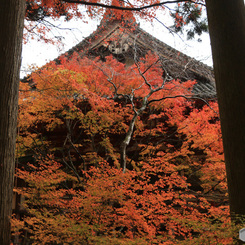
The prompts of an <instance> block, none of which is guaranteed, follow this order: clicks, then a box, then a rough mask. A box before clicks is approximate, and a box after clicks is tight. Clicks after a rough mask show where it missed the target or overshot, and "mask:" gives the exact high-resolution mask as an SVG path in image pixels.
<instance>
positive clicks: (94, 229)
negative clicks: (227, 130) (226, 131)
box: [13, 53, 233, 244]
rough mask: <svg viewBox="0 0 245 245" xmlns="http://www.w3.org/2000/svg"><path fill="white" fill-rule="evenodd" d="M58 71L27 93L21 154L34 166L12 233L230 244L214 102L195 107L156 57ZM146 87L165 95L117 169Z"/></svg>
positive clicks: (37, 239) (67, 63) (43, 73)
mask: <svg viewBox="0 0 245 245" xmlns="http://www.w3.org/2000/svg"><path fill="white" fill-rule="evenodd" d="M59 63H60V64H59V65H58V64H56V63H55V62H51V63H50V64H48V65H47V66H46V67H43V68H42V70H37V71H36V72H34V73H33V74H32V75H31V77H30V78H29V79H30V81H31V84H33V89H32V90H30V89H29V84H21V88H20V102H19V107H20V111H19V126H18V129H19V130H18V131H19V134H18V140H17V142H18V147H17V154H18V156H19V157H23V159H24V158H25V156H26V155H29V154H31V155H32V156H34V158H35V159H36V160H35V161H33V162H32V163H30V164H28V165H26V164H24V165H22V164H21V162H20V165H19V166H20V168H19V170H18V171H17V177H18V180H19V181H20V180H24V181H25V183H26V186H25V187H19V188H16V190H15V191H16V192H17V193H19V194H21V195H22V196H24V197H25V201H24V203H22V205H23V208H24V209H25V212H24V213H23V214H22V215H21V217H19V218H20V219H19V218H18V217H17V218H18V219H16V218H14V219H13V231H14V232H15V234H18V235H19V236H20V237H22V238H23V239H26V241H27V240H28V239H30V241H31V242H32V243H33V244H47V243H49V244H52V243H72V244H80V243H81V241H83V242H84V243H85V244H103V243H104V244H150V243H154V242H155V243H157V244H178V243H180V244H185V243H186V244H187V243H188V244H197V243H199V244H203V243H205V242H217V243H222V244H229V243H230V242H231V239H232V234H233V233H232V232H233V230H232V229H231V227H230V225H231V224H230V222H229V207H228V203H227V196H226V193H227V186H226V181H225V166H224V159H223V150H222V141H221V133H220V126H219V117H218V114H217V113H218V108H217V103H216V102H210V103H209V105H203V104H200V105H199V108H198V107H197V108H196V107H195V103H197V102H195V101H193V100H191V99H190V98H191V96H190V95H191V90H192V86H193V85H194V83H195V82H192V81H187V82H185V83H181V82H180V81H170V80H166V77H164V76H162V73H159V69H162V65H161V63H160V62H159V60H158V58H157V57H156V56H154V55H152V54H151V53H149V54H148V55H147V56H146V57H145V58H142V59H141V60H139V61H138V62H137V63H136V64H135V65H132V66H127V67H126V66H125V65H124V64H122V63H120V62H118V61H117V60H116V59H114V58H113V57H110V56H109V57H107V58H106V61H104V62H102V61H99V60H90V59H88V58H80V57H79V56H78V55H76V54H74V57H72V58H70V59H69V60H67V59H65V58H61V60H60V62H59ZM90 71H91V72H90ZM153 78H154V79H153ZM162 84H164V86H162ZM151 86H152V87H153V86H154V88H155V89H157V88H160V89H159V90H157V91H155V92H154V93H152V94H151V95H153V98H151V96H149V98H147V100H148V102H149V103H148V104H147V106H145V107H144V109H143V110H142V111H141V113H140V114H138V115H137V120H135V121H134V128H133V134H132V135H131V138H130V142H129V143H128V145H127V151H126V156H125V158H126V163H127V165H126V166H122V165H121V161H122V160H121V157H120V155H121V146H122V145H123V142H124V140H125V138H126V137H127V133H128V132H129V131H130V124H131V123H132V121H133V120H134V119H133V118H134V115H135V111H136V112H137V111H139V110H140V109H141V108H142V105H144V101H146V99H145V98H146V97H147V96H148V95H149V94H150V93H151V91H152V89H153V88H152V87H151ZM161 86H162V87H161ZM176 88H178V89H176ZM187 95H189V96H187ZM186 97H187V98H189V99H186ZM199 102H201V101H199ZM20 159H21V158H20ZM21 166H22V167H21ZM123 168H124V169H123ZM228 227H229V229H230V233H227V229H228ZM204 233H205V235H204Z"/></svg>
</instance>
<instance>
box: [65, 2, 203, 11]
mask: <svg viewBox="0 0 245 245" xmlns="http://www.w3.org/2000/svg"><path fill="white" fill-rule="evenodd" d="M62 1H63V2H66V3H76V4H84V5H89V6H96V7H102V8H109V9H119V10H128V11H141V10H144V9H149V8H154V7H160V6H162V5H165V4H173V3H182V2H190V3H195V4H200V5H202V6H205V4H204V3H200V2H199V1H193V0H187V1H186V0H175V1H163V2H160V3H154V4H150V5H146V6H142V7H123V6H115V5H107V4H103V3H94V2H87V1H79V0H62Z"/></svg>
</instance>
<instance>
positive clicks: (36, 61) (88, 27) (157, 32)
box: [21, 13, 212, 78]
mask: <svg viewBox="0 0 245 245" xmlns="http://www.w3.org/2000/svg"><path fill="white" fill-rule="evenodd" d="M161 17H162V20H161V19H159V20H160V21H165V24H167V25H171V22H170V21H171V20H170V19H169V18H168V13H166V14H165V15H164V14H161ZM166 19H168V22H166ZM139 22H140V27H141V28H142V29H144V30H145V31H147V32H149V33H150V34H151V35H153V36H154V37H156V38H158V39H159V40H161V41H163V42H165V43H166V44H168V45H170V46H171V47H173V48H175V49H177V50H179V51H181V52H183V53H185V54H187V55H189V56H191V57H194V58H195V59H197V60H199V61H201V62H203V63H205V64H207V65H210V66H212V57H211V48H210V39H209V36H208V34H204V35H202V36H201V39H202V42H198V41H197V38H196V40H192V41H186V38H185V37H183V36H182V37H181V38H180V37H179V36H177V35H174V36H173V35H172V34H170V33H169V31H168V30H167V29H166V28H165V27H164V26H162V25H161V24H160V23H159V22H157V21H154V22H153V23H152V24H151V23H149V22H148V23H147V22H144V21H139ZM52 23H53V24H55V25H56V26H59V28H61V29H57V28H56V29H53V30H52V33H51V32H50V33H49V35H50V37H51V38H53V37H54V36H60V37H62V39H61V41H62V44H60V45H58V46H57V45H52V44H45V43H44V42H42V41H39V42H37V41H36V40H31V41H29V42H28V43H27V44H24V45H23V51H22V67H21V78H22V77H23V76H25V75H26V74H27V73H30V67H31V66H32V65H34V66H38V67H40V66H42V65H44V64H45V63H47V62H48V61H50V60H53V59H55V58H56V57H58V56H59V55H60V54H62V53H64V52H66V51H67V50H69V49H70V48H72V47H73V46H74V45H76V44H77V43H79V42H81V41H82V40H83V39H84V38H85V37H87V36H89V35H90V34H91V33H92V32H93V31H95V30H96V28H97V25H98V24H99V20H97V21H96V20H88V23H87V24H85V23H83V21H81V20H72V21H69V22H65V21H64V20H63V19H60V20H58V21H55V22H54V21H53V22H52ZM66 28H69V29H72V30H68V29H66Z"/></svg>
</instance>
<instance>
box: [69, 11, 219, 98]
mask: <svg viewBox="0 0 245 245" xmlns="http://www.w3.org/2000/svg"><path fill="white" fill-rule="evenodd" d="M125 12H126V14H124V15H123V16H119V15H118V14H117V15H115V12H114V11H113V10H108V11H106V13H105V16H104V18H103V19H102V21H101V23H100V25H99V26H98V28H97V30H96V31H94V32H93V33H92V34H91V35H90V36H88V37H87V38H85V39H84V40H83V41H81V42H80V43H78V44H77V45H76V46H74V47H73V48H71V49H70V50H68V51H67V53H66V54H65V56H67V57H70V56H71V55H72V54H73V53H74V52H77V53H78V54H79V55H80V56H89V57H91V58H93V57H98V56H100V57H101V59H104V58H105V57H106V56H108V55H111V54H112V55H114V57H115V58H117V59H118V60H119V61H121V62H124V63H126V64H129V65H130V64H132V63H133V62H134V58H135V57H136V56H137V57H138V56H139V57H140V56H143V55H144V54H146V53H147V52H148V51H152V52H154V53H156V55H158V56H159V57H160V59H161V61H162V64H164V68H165V69H166V71H167V72H168V74H169V75H170V76H171V77H172V78H173V79H180V80H181V81H183V82H184V81H187V80H196V81H197V83H196V85H195V86H194V89H193V92H194V93H195V95H197V96H200V97H202V98H216V89H215V80H214V74H213V70H212V68H211V67H209V66H207V65H205V64H203V63H201V62H199V61H197V60H195V59H194V58H191V57H189V56H187V55H185V54H183V53H182V52H180V51H178V50H176V49H174V48H172V47H170V46H169V45H167V44H165V43H164V42H162V41H160V40H158V39H157V38H155V37H153V36H152V35H150V34H149V33H147V32H146V31H144V30H143V29H142V28H140V27H139V24H137V23H136V20H135V18H134V17H133V14H132V12H130V11H125ZM128 13H129V14H128Z"/></svg>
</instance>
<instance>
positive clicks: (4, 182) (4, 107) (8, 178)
mask: <svg viewBox="0 0 245 245" xmlns="http://www.w3.org/2000/svg"><path fill="white" fill-rule="evenodd" d="M24 13H25V0H2V1H1V7H0V24H1V25H0V244H1V245H9V244H10V218H11V213H12V197H13V180H14V169H15V138H16V121H17V107H18V83H19V71H20V63H21V44H22V35H23V24H24Z"/></svg>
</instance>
